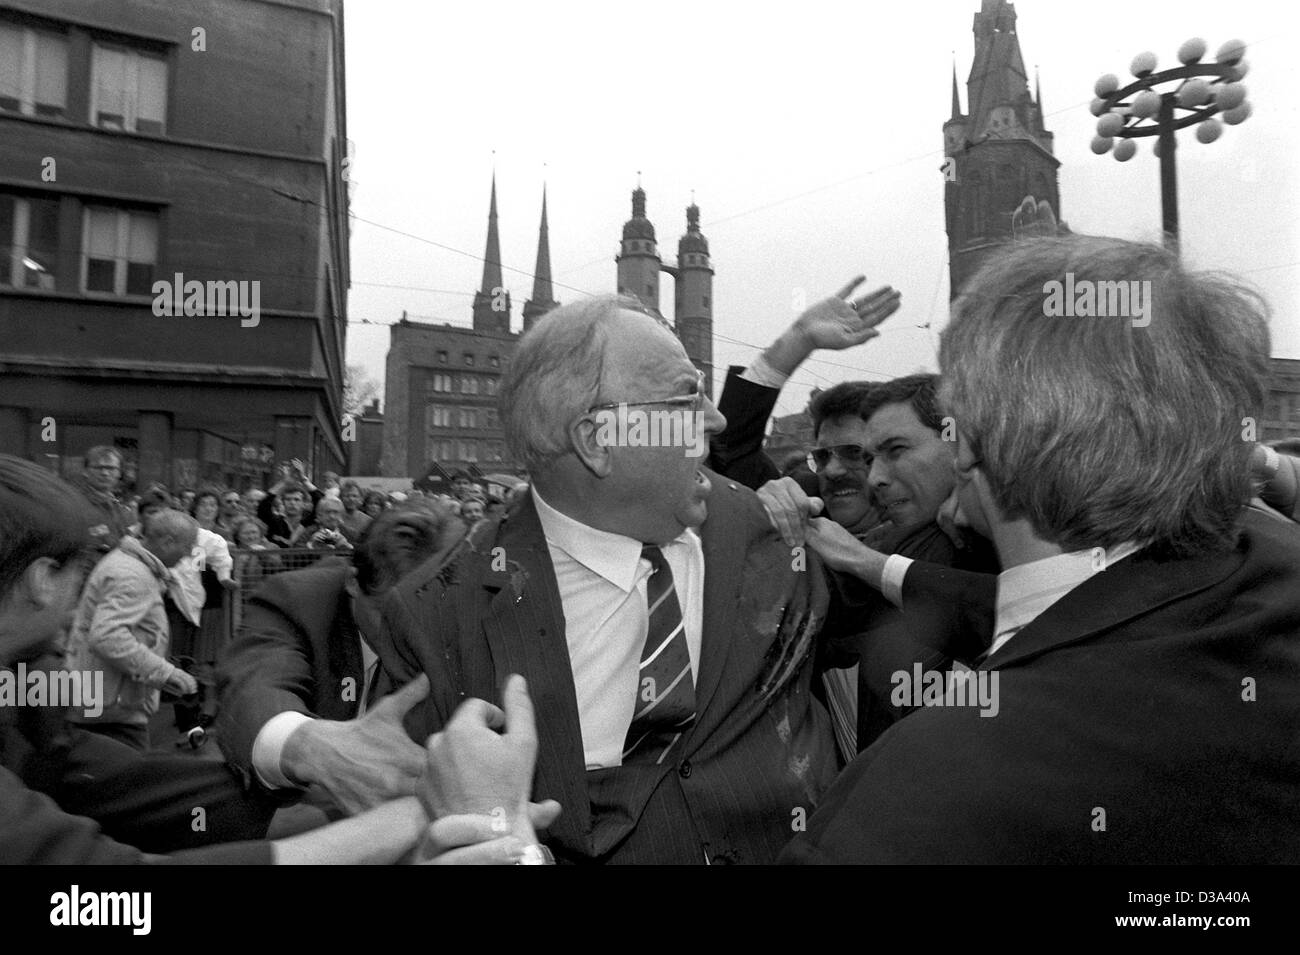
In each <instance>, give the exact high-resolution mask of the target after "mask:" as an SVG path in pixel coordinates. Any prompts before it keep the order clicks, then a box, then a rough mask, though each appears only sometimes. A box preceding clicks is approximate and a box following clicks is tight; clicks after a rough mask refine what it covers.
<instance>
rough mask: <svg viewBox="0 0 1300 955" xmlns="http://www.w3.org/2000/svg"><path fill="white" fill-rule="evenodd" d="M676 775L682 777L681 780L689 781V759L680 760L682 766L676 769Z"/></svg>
mask: <svg viewBox="0 0 1300 955" xmlns="http://www.w3.org/2000/svg"><path fill="white" fill-rule="evenodd" d="M677 773H678V775H680V776H681V777H682V779H690V778H691V761H690V760H689V759H684V760H682V764H681V765H680V766H678V767H677Z"/></svg>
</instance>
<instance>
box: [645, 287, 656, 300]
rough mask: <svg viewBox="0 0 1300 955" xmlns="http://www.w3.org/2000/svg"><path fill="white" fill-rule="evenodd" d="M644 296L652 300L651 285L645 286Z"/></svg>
mask: <svg viewBox="0 0 1300 955" xmlns="http://www.w3.org/2000/svg"><path fill="white" fill-rule="evenodd" d="M645 294H646V295H647V296H648V297H649V298H654V294H655V287H654V286H653V285H647V286H646V287H645Z"/></svg>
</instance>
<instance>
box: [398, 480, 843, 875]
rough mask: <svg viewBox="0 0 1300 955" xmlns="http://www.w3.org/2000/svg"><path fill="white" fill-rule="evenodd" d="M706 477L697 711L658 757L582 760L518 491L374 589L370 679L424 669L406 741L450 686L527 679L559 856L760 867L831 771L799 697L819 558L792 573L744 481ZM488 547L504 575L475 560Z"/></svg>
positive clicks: (475, 692) (433, 725) (482, 689)
mask: <svg viewBox="0 0 1300 955" xmlns="http://www.w3.org/2000/svg"><path fill="white" fill-rule="evenodd" d="M710 478H711V480H712V481H713V488H714V490H713V493H712V494H711V495H710V497H709V499H708V500H709V505H708V506H709V518H708V520H707V521H706V522H705V523H704V525H703V526H702V527H701V528H700V538H701V543H702V545H703V550H704V566H705V579H704V627H703V636H702V641H701V651H700V666H699V679H698V681H697V686H696V713H697V716H696V720H695V723H694V724H693V725H692V727H691V728H690V730H689V731H688V732H687V734H686V736H685V737H683V739H682V741H681V743H679V746H680V747H681V748H680V749H674V752H673V757H675V758H674V759H672V760H666V761H665V763H664V764H663V765H660V766H627V767H622V768H621V769H619V770H618V771H615V772H613V773H604V771H598V774H596V775H592V776H589V775H588V773H587V771H586V769H585V765H584V758H583V746H582V731H581V726H580V723H579V715H578V707H577V702H576V696H575V691H574V686H573V676H572V671H571V669H570V666H569V659H568V646H567V643H566V641H565V632H564V613H563V609H562V606H561V601H560V594H559V590H558V587H557V585H556V581H555V573H554V569H553V567H552V565H551V559H550V555H549V552H548V550H547V545H546V540H545V538H544V537H543V534H542V529H541V524H540V523H539V521H538V519H537V512H536V508H535V506H534V504H533V502H532V498H531V496H529V497H528V498H525V499H524V500H523V501H522V502H521V503H520V505H519V506H518V507H517V508H516V510H515V511H514V512H512V513H511V515H510V516H509V517H508V518H507V519H505V520H504V521H502V522H500V523H499V524H496V525H494V524H492V523H490V522H485V523H483V524H480V525H479V526H478V527H477V528H476V529H475V532H474V534H473V535H471V538H470V539H469V540H468V541H467V542H466V547H465V549H464V550H463V551H462V552H461V553H460V555H459V556H458V557H456V558H454V559H453V560H452V562H451V563H449V564H447V565H445V566H442V565H440V563H439V562H437V561H431V562H430V563H429V564H426V565H425V566H424V567H422V568H420V569H419V570H417V571H415V572H414V573H412V574H410V575H409V576H408V577H406V578H405V579H404V580H403V581H402V582H401V583H400V584H398V586H397V587H396V588H395V589H394V591H393V592H392V593H391V594H390V595H389V596H388V598H387V600H386V601H385V605H384V618H385V624H386V626H385V630H386V638H385V640H383V641H381V642H380V643H379V645H378V646H377V647H376V650H377V651H378V652H379V655H380V659H381V661H382V662H383V665H384V668H385V670H386V672H387V675H388V676H389V677H391V678H392V680H393V682H394V683H397V684H401V683H405V682H406V681H408V680H410V679H412V678H414V677H415V676H417V675H418V674H419V673H421V672H424V673H427V674H428V675H429V678H430V681H431V691H430V694H429V698H428V699H427V700H426V701H425V702H424V703H422V704H419V705H418V706H417V707H416V708H415V709H414V710H412V712H411V714H410V715H409V717H408V719H407V728H408V730H410V732H411V735H412V737H413V738H414V739H416V740H420V741H423V740H424V739H425V738H427V736H428V735H429V734H430V733H432V732H435V731H437V730H438V729H439V728H440V727H441V726H442V725H443V724H444V723H445V722H446V720H447V719H448V718H449V717H450V715H451V713H452V712H453V711H454V710H455V708H456V706H457V705H458V704H459V703H460V702H461V700H462V699H464V698H465V697H467V696H476V697H480V698H483V699H486V700H489V701H492V702H497V703H499V702H500V694H499V691H500V686H501V684H502V681H503V680H504V679H505V677H506V676H507V675H509V674H511V673H520V674H522V675H523V676H524V677H525V678H526V679H527V680H528V686H529V691H530V692H531V694H532V698H533V703H534V707H535V709H536V713H537V730H538V739H539V751H538V760H537V771H536V777H535V781H534V798H535V799H556V800H558V801H559V802H560V803H561V805H562V806H563V807H564V812H563V814H562V815H561V817H560V819H559V820H558V821H557V822H556V823H555V824H554V825H553V826H552V827H551V829H550V831H549V834H548V835H547V837H546V842H547V844H548V845H549V846H550V847H551V848H552V850H553V851H554V852H555V853H556V856H557V858H559V859H561V860H567V861H600V862H616V863H702V862H704V861H705V860H706V858H707V859H708V860H709V861H712V862H734V863H766V862H771V861H772V860H774V859H775V857H776V854H777V853H778V852H779V851H780V849H781V847H782V846H784V845H785V843H786V842H788V841H789V839H790V837H791V835H792V832H793V828H794V827H793V826H792V823H793V822H795V821H797V820H799V819H801V818H803V816H804V815H805V814H810V813H811V810H812V808H813V806H815V805H816V802H817V800H818V798H819V797H820V795H821V793H822V792H823V791H824V790H825V789H826V788H827V787H828V786H829V784H830V782H831V781H832V779H833V778H834V776H835V773H836V770H837V768H838V767H837V763H836V754H835V743H834V740H833V737H832V735H831V728H830V720H829V717H828V716H827V714H826V711H825V709H824V708H823V706H822V704H821V703H820V702H819V701H817V700H815V699H814V698H813V697H812V695H811V694H810V686H811V682H812V678H813V669H814V667H813V663H812V657H813V655H814V649H815V648H814V645H813V638H814V637H815V636H816V633H817V631H818V629H819V628H820V626H821V624H822V623H823V621H824V620H825V619H826V613H827V608H828V604H829V596H828V591H827V588H826V585H825V581H824V578H823V573H822V568H821V565H820V564H819V563H818V562H817V561H816V558H815V556H813V555H812V554H811V553H810V554H809V555H808V567H807V570H806V571H798V570H795V569H793V567H792V564H793V563H794V562H793V561H792V559H791V553H790V549H789V548H788V547H786V546H785V545H784V544H782V543H781V541H780V539H779V538H778V537H777V536H776V534H775V533H774V532H773V531H772V530H771V526H770V524H769V522H768V519H767V515H766V513H765V512H764V511H763V508H762V506H761V505H760V504H759V503H758V499H757V498H756V497H755V495H754V494H753V492H752V491H750V490H748V489H747V488H743V487H740V486H739V485H736V484H734V483H733V482H730V481H727V480H725V479H723V478H721V477H718V476H717V475H712V474H711V475H710ZM498 547H499V548H502V550H501V551H496V550H495V549H496V548H498ZM494 555H495V556H496V557H497V559H496V560H495V564H496V565H497V567H498V568H499V567H501V566H502V562H503V560H504V562H505V569H504V570H502V569H493V564H494ZM773 684H775V685H773ZM634 689H635V688H634V687H629V688H628V692H629V693H631V692H633V690H634ZM800 810H802V812H801V811H800Z"/></svg>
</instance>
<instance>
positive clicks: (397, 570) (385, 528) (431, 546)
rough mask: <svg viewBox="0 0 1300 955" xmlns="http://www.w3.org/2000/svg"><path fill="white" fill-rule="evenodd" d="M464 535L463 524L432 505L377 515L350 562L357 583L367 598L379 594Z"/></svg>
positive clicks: (414, 505) (443, 507)
mask: <svg viewBox="0 0 1300 955" xmlns="http://www.w3.org/2000/svg"><path fill="white" fill-rule="evenodd" d="M464 534H465V523H464V522H463V521H462V520H461V519H460V518H459V517H457V516H456V515H455V514H454V513H453V512H452V511H451V509H450V508H448V507H447V506H446V505H444V504H439V503H437V502H435V501H429V500H425V499H421V500H418V501H408V502H405V503H402V504H399V505H398V506H396V507H390V508H389V509H388V510H386V511H383V512H382V513H380V514H379V515H378V516H377V517H376V518H375V519H374V520H373V521H371V522H370V523H369V524H368V525H367V526H366V529H365V530H364V531H363V532H362V534H361V538H360V539H359V540H358V541H357V544H356V550H355V552H354V554H353V557H352V560H353V563H354V564H355V565H356V568H357V583H358V584H360V586H361V588H362V590H364V591H365V592H366V593H368V594H372V595H378V594H382V593H384V592H385V591H387V590H388V589H389V588H391V587H392V586H393V585H394V584H395V583H397V581H399V580H400V579H401V578H402V577H404V576H406V575H407V574H408V573H410V572H411V571H412V570H414V569H415V568H416V567H419V566H420V565H421V564H423V563H424V562H425V561H427V560H429V559H430V558H432V557H434V556H435V555H437V554H440V553H443V552H444V551H448V550H450V549H451V547H452V546H453V545H454V544H455V543H456V542H457V541H459V540H460V539H461V537H463V536H464Z"/></svg>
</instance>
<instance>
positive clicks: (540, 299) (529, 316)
mask: <svg viewBox="0 0 1300 955" xmlns="http://www.w3.org/2000/svg"><path fill="white" fill-rule="evenodd" d="M559 304H560V303H559V302H557V301H556V300H555V290H554V288H553V287H552V282H551V239H550V231H549V229H548V228H547V225H546V187H545V186H542V225H541V228H540V229H539V230H538V233H537V265H536V266H535V267H534V268H533V297H532V298H530V299H529V300H528V301H526V302H524V331H525V332H526V331H528V330H529V329H530V328H532V327H533V325H534V324H535V323H536V322H537V320H538V319H539V318H541V317H542V316H543V315H545V314H546V313H547V312H549V311H550V310H551V309H553V308H555V307H556V306H557V305H559Z"/></svg>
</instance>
